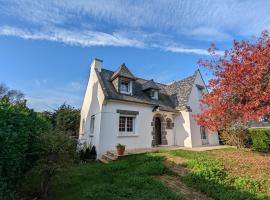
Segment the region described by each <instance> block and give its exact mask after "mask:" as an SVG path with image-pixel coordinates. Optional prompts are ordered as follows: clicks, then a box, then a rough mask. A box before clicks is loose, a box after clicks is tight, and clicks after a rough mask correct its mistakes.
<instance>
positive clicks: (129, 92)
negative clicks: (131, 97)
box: [119, 80, 132, 94]
mask: <svg viewBox="0 0 270 200" xmlns="http://www.w3.org/2000/svg"><path fill="white" fill-rule="evenodd" d="M122 82H124V83H128V91H125V90H122V87H121V85H122ZM119 87H120V93H121V94H132V81H130V80H120V86H119Z"/></svg>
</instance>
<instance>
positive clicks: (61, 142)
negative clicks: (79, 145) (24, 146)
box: [23, 132, 76, 199]
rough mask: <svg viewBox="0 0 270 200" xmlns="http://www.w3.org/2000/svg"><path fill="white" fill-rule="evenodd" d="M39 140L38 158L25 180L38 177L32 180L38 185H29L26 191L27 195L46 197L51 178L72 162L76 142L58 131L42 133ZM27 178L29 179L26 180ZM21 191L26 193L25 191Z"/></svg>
mask: <svg viewBox="0 0 270 200" xmlns="http://www.w3.org/2000/svg"><path fill="white" fill-rule="evenodd" d="M39 140H40V141H41V142H42V144H41V156H40V159H39V160H38V161H37V164H36V165H35V166H34V167H33V169H32V170H31V171H30V172H29V174H31V176H28V175H29V174H27V175H26V179H25V181H28V182H31V179H32V178H33V177H34V178H36V177H38V180H36V181H33V182H36V183H37V185H38V186H40V187H36V188H34V187H31V189H32V190H31V191H30V192H28V195H31V194H32V195H38V196H39V197H40V198H44V199H46V198H47V195H48V189H49V185H50V183H51V180H52V178H53V177H54V176H55V175H56V174H57V173H58V172H59V171H61V170H62V169H63V168H67V167H68V166H69V165H71V164H72V163H73V160H74V156H75V154H74V153H75V149H76V143H75V141H73V140H71V139H70V138H69V137H68V136H67V135H66V134H63V133H59V132H49V133H46V134H42V135H40V137H39ZM29 178H30V181H29V180H27V179H29ZM27 187H28V185H27ZM24 189H25V188H24ZM23 192H24V194H26V192H25V191H23Z"/></svg>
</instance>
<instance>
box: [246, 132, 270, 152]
mask: <svg viewBox="0 0 270 200" xmlns="http://www.w3.org/2000/svg"><path fill="white" fill-rule="evenodd" d="M249 135H250V137H251V140H252V147H253V148H254V149H255V150H257V151H270V128H251V129H249Z"/></svg>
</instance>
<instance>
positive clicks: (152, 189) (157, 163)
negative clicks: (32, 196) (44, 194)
mask: <svg viewBox="0 0 270 200" xmlns="http://www.w3.org/2000/svg"><path fill="white" fill-rule="evenodd" d="M162 160H163V159H162V158H160V157H158V156H154V155H150V154H142V155H131V156H126V157H121V158H119V159H118V160H117V161H115V162H111V163H109V164H106V165H104V164H101V163H88V164H80V165H77V166H74V167H73V168H72V169H68V170H67V171H63V173H61V174H59V175H58V176H57V177H56V178H55V179H54V183H53V185H52V191H51V195H49V199H52V200H53V199H62V200H77V199H78V200H86V199H95V200H111V199H117V200H128V199H138V200H151V199H153V200H154V199H155V200H161V199H164V200H165V199H166V200H172V199H173V200H180V199H182V198H181V197H179V196H177V195H176V194H175V193H173V192H172V191H171V190H170V189H168V188H167V187H165V186H164V185H163V184H162V183H161V182H160V181H158V179H156V178H155V177H154V176H159V175H162V174H164V173H169V172H168V170H167V168H166V167H165V166H164V164H163V163H162Z"/></svg>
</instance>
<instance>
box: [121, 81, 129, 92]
mask: <svg viewBox="0 0 270 200" xmlns="http://www.w3.org/2000/svg"><path fill="white" fill-rule="evenodd" d="M120 89H121V91H122V92H129V83H128V82H125V81H121V85H120Z"/></svg>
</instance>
